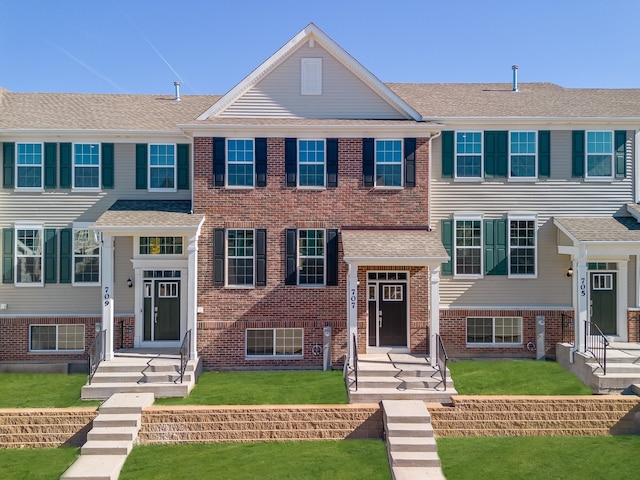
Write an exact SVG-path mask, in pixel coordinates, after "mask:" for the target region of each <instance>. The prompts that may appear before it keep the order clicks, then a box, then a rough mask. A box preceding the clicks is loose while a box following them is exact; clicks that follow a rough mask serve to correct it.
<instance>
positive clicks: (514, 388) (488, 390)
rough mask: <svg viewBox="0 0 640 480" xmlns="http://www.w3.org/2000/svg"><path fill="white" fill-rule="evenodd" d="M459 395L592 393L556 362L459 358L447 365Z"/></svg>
mask: <svg viewBox="0 0 640 480" xmlns="http://www.w3.org/2000/svg"><path fill="white" fill-rule="evenodd" d="M447 366H448V367H449V370H450V371H451V378H452V379H453V383H454V385H455V388H456V390H457V391H458V393H459V394H461V395H591V394H592V392H591V389H590V388H589V387H587V386H586V385H585V384H584V383H582V382H581V381H580V379H578V377H576V376H575V375H574V374H573V373H571V372H568V371H567V370H565V369H564V368H562V366H561V365H560V364H558V363H556V362H543V361H535V360H461V361H455V362H449V363H448V364H447Z"/></svg>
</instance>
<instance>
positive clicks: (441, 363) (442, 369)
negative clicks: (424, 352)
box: [431, 333, 449, 391]
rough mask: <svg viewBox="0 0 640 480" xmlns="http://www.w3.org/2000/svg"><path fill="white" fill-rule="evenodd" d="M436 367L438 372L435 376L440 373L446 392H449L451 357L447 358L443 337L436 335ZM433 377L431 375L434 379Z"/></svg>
mask: <svg viewBox="0 0 640 480" xmlns="http://www.w3.org/2000/svg"><path fill="white" fill-rule="evenodd" d="M436 343H437V345H436V365H437V366H438V370H437V371H436V372H435V373H434V374H433V375H436V374H437V373H440V378H441V380H442V384H443V385H444V390H445V391H446V390H447V361H448V360H449V357H448V356H447V350H446V349H445V348H444V342H443V341H442V337H441V336H440V335H438V334H437V333H436ZM433 375H431V376H432V377H433Z"/></svg>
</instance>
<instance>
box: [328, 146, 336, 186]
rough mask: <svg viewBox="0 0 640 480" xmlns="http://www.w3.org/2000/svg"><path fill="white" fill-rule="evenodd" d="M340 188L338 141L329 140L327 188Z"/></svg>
mask: <svg viewBox="0 0 640 480" xmlns="http://www.w3.org/2000/svg"><path fill="white" fill-rule="evenodd" d="M337 186H338V139H337V138H327V187H329V188H336V187H337Z"/></svg>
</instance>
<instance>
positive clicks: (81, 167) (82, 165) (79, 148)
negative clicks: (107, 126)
mask: <svg viewBox="0 0 640 480" xmlns="http://www.w3.org/2000/svg"><path fill="white" fill-rule="evenodd" d="M73 153H74V157H73V165H74V170H73V176H74V177H73V178H74V180H73V181H74V187H75V188H98V187H99V186H100V146H99V145H98V144H97V143H78V144H75V145H74V147H73Z"/></svg>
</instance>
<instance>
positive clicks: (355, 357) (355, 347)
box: [353, 333, 358, 390]
mask: <svg viewBox="0 0 640 480" xmlns="http://www.w3.org/2000/svg"><path fill="white" fill-rule="evenodd" d="M353 371H354V375H355V378H356V390H358V340H357V339H356V334H355V333H354V334H353Z"/></svg>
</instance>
